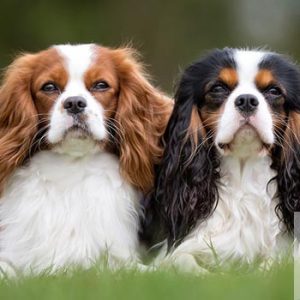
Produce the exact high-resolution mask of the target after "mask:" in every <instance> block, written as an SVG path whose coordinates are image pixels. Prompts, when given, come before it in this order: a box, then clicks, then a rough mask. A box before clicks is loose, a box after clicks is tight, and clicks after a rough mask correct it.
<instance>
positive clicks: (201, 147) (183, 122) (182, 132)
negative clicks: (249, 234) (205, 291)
mask: <svg viewBox="0 0 300 300" xmlns="http://www.w3.org/2000/svg"><path fill="white" fill-rule="evenodd" d="M224 67H231V68H235V62H234V60H233V58H232V50H230V49H225V50H216V51H214V52H212V53H211V54H210V55H208V56H207V57H205V58H204V59H203V60H200V61H198V62H196V63H194V64H192V65H191V66H190V67H188V68H187V69H186V70H185V72H184V73H183V76H182V78H181V80H180V82H179V85H178V88H177V92H176V95H175V107H174V111H173V113H172V116H171V118H170V121H169V124H168V126H167V129H166V132H165V135H164V143H165V151H164V155H163V158H162V161H161V164H160V165H159V166H157V172H156V183H155V189H154V191H153V193H152V194H151V195H150V196H149V197H148V198H146V205H145V208H146V211H145V221H144V224H143V225H144V239H148V240H151V241H152V242H153V241H158V240H162V239H163V238H166V237H167V239H168V244H169V247H171V246H174V245H175V244H176V243H177V242H180V241H181V240H182V239H183V238H184V237H185V236H186V235H187V234H188V233H189V232H190V231H191V230H192V229H193V228H194V227H195V226H196V224H198V223H199V222H201V221H203V220H205V219H206V218H208V217H209V216H210V215H211V213H212V212H213V210H214V208H215V207H216V205H217V203H218V185H219V184H220V183H219V179H220V174H219V165H220V164H219V158H218V155H217V153H216V149H215V147H214V145H213V140H212V139H209V138H208V139H207V140H205V137H204V136H202V134H201V130H200V129H199V130H198V131H197V136H198V147H197V151H194V142H193V138H192V135H191V136H189V137H188V138H187V131H188V128H189V125H190V123H191V115H192V111H193V110H195V109H196V110H198V109H201V107H202V105H203V104H204V87H205V85H206V84H207V83H208V82H209V81H210V80H211V79H212V78H215V77H216V76H217V74H218V73H219V71H220V68H224ZM260 68H267V69H271V70H272V71H273V72H274V74H275V75H276V77H277V79H278V80H279V81H280V83H281V84H282V86H283V87H284V88H285V89H286V90H287V98H286V103H285V110H286V113H287V126H286V128H284V129H283V130H282V132H281V133H278V136H281V140H277V143H276V145H275V147H274V149H273V165H272V167H273V168H274V169H275V170H276V171H277V176H276V178H275V179H274V180H276V181H277V185H278V191H277V197H278V198H279V205H278V207H277V212H278V216H280V217H282V219H283V221H284V223H285V225H286V227H287V229H288V230H289V231H290V232H292V231H293V212H294V211H295V210H297V211H299V210H300V207H299V205H300V204H299V199H300V144H299V139H300V136H299V137H298V140H297V138H296V137H294V138H293V139H291V141H292V145H289V146H287V143H286V142H285V138H286V134H287V130H288V128H289V125H288V122H289V118H290V112H291V111H296V112H300V99H299V97H300V76H299V71H298V70H297V67H296V66H295V65H294V64H293V63H290V62H289V61H288V60H287V59H285V58H283V57H281V56H279V55H276V54H271V55H267V56H266V58H265V59H264V61H263V62H262V63H261V65H260ZM298 117H299V116H298ZM299 124H300V123H299ZM209 135H210V133H209V132H206V136H209ZM289 144H290V142H289ZM282 145H285V146H284V147H285V148H286V147H290V146H291V148H292V149H289V151H288V155H286V156H284V155H283V150H284V149H283V148H282ZM285 150H286V149H285ZM283 157H285V160H283ZM153 224H154V225H153ZM153 232H155V233H156V234H157V233H158V232H160V234H158V235H157V237H156V238H155V237H154V238H153ZM151 235H152V236H151Z"/></svg>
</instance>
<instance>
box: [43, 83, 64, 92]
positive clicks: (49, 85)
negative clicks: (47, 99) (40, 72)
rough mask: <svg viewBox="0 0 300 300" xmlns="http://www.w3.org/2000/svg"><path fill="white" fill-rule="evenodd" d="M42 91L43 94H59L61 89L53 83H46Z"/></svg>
mask: <svg viewBox="0 0 300 300" xmlns="http://www.w3.org/2000/svg"><path fill="white" fill-rule="evenodd" d="M41 90H42V91H43V92H46V93H52V92H59V91H60V90H59V88H58V87H57V85H56V84H55V83H53V82H47V83H45V84H44V85H43V86H42V88H41Z"/></svg>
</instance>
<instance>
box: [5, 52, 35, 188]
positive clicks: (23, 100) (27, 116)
mask: <svg viewBox="0 0 300 300" xmlns="http://www.w3.org/2000/svg"><path fill="white" fill-rule="evenodd" d="M33 58H34V56H33V55H30V54H27V55H23V56H21V57H19V58H17V59H16V60H15V61H14V62H13V63H12V64H11V65H10V66H9V67H8V69H7V71H6V73H5V75H4V78H3V84H2V86H1V89H0V193H1V192H2V191H3V188H4V186H5V183H6V181H7V179H8V177H9V175H11V173H12V172H13V171H14V170H15V168H16V167H17V166H19V165H21V164H22V162H23V161H24V159H25V157H26V156H27V155H28V150H29V148H30V144H31V140H32V138H33V136H34V134H35V133H36V130H37V112H36V110H35V107H34V104H33V100H32V98H31V91H30V88H31V87H30V79H31V74H32V68H33V67H34V66H33V60H34V59H33Z"/></svg>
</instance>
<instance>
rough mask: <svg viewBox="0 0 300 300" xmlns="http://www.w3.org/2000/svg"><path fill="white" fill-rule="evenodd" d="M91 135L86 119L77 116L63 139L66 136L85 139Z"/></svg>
mask: <svg viewBox="0 0 300 300" xmlns="http://www.w3.org/2000/svg"><path fill="white" fill-rule="evenodd" d="M91 136H92V133H91V131H90V129H89V126H88V125H87V123H86V121H85V120H82V119H79V118H74V120H73V125H72V126H70V127H69V128H68V129H67V130H66V132H65V134H64V139H65V138H66V137H72V138H78V139H85V138H91Z"/></svg>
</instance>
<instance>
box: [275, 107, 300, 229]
mask: <svg viewBox="0 0 300 300" xmlns="http://www.w3.org/2000/svg"><path fill="white" fill-rule="evenodd" d="M288 118H289V121H288V126H287V128H286V132H285V134H284V140H283V141H281V143H282V144H283V145H284V148H285V149H281V151H280V150H279V149H278V148H279V147H277V149H278V150H277V154H275V153H274V156H275V155H276V156H277V155H278V154H279V155H280V157H281V160H280V161H278V162H277V177H276V180H277V186H278V193H277V197H278V198H279V204H278V205H277V212H278V213H279V216H280V217H282V220H283V222H284V224H285V225H286V228H287V230H288V231H289V232H291V233H293V231H294V212H295V211H300V112H299V113H296V112H290V113H289V116H288ZM279 152H281V153H279Z"/></svg>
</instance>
